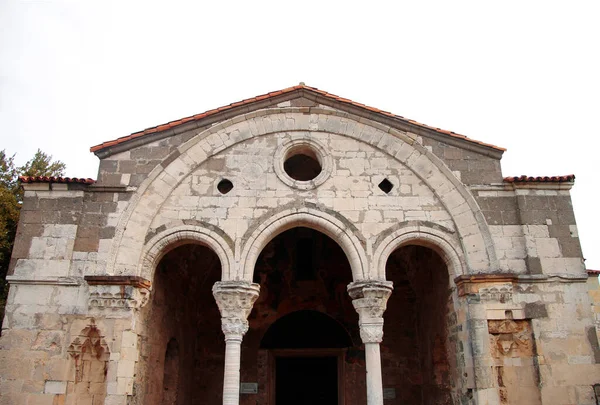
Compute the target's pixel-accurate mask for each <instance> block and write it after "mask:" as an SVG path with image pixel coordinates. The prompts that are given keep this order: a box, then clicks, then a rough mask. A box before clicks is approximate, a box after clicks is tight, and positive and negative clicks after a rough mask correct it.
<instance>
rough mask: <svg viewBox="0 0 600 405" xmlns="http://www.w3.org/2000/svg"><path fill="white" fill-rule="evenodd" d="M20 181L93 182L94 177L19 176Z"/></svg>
mask: <svg viewBox="0 0 600 405" xmlns="http://www.w3.org/2000/svg"><path fill="white" fill-rule="evenodd" d="M19 181H20V182H21V183H71V184H72V183H77V184H94V183H95V182H96V180H94V179H89V178H88V179H84V178H79V177H51V176H19Z"/></svg>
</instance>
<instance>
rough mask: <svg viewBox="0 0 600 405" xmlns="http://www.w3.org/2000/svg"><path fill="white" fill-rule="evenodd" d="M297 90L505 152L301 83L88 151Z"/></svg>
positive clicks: (149, 129) (93, 147) (94, 149)
mask: <svg viewBox="0 0 600 405" xmlns="http://www.w3.org/2000/svg"><path fill="white" fill-rule="evenodd" d="M297 90H298V91H309V92H312V93H316V94H319V95H321V96H324V97H327V98H329V99H331V100H335V101H337V102H340V103H344V104H349V105H353V106H356V107H360V108H364V109H366V110H369V111H372V112H375V113H378V114H382V115H385V116H388V117H391V118H395V119H398V120H401V121H404V122H406V123H410V124H412V125H416V126H419V127H422V128H427V129H429V130H433V131H436V132H439V133H442V134H446V135H448V136H451V137H454V138H459V139H464V140H466V141H469V142H473V143H476V144H479V145H482V146H487V147H490V148H494V149H497V150H500V151H505V150H506V149H504V148H501V147H499V146H495V145H492V144H489V143H484V142H480V141H476V140H474V139H471V138H468V137H466V136H465V135H460V134H457V133H455V132H452V131H446V130H444V129H440V128H435V127H430V126H429V125H425V124H422V123H420V122H417V121H414V120H410V119H407V118H404V117H402V116H399V115H394V114H392V113H390V112H388V111H383V110H380V109H378V108H374V107H369V106H366V105H364V104H360V103H357V102H354V101H352V100H349V99H347V98H342V97H339V96H336V95H335V94H331V93H327V92H326V91H323V90H319V89H317V88H315V87H310V86H306V85H304V84H302V83H301V84H299V85H298V86H294V87H288V88H287V89H283V90H279V91H273V92H270V93H266V94H263V95H261V96H256V97H252V98H248V99H246V100H242V101H238V102H237V103H232V104H229V105H226V106H223V107H219V108H216V109H214V110H209V111H205V112H203V113H201V114H196V115H193V116H190V117H186V118H182V119H179V120H176V121H171V122H167V123H166V124H162V125H158V126H155V127H152V128H148V129H145V130H143V131H139V132H134V133H133V134H131V135H127V136H124V137H121V138H118V139H114V140H112V141H107V142H103V143H101V144H99V145H95V146H92V147H91V148H90V151H91V152H96V151H98V150H101V149H104V148H108V147H110V146H114V145H118V144H121V143H123V142H127V141H129V140H132V139H136V138H139V137H141V136H144V135H148V134H153V133H157V132H161V131H164V130H167V129H170V128H173V127H176V126H178V125H181V124H185V123H186V122H190V121H198V120H201V119H203V118H206V117H208V116H211V115H214V114H217V113H220V112H223V111H227V110H230V109H232V108H234V107H239V106H242V105H248V104H251V103H253V102H256V101H261V100H265V99H269V98H273V97H276V96H279V95H282V94H286V93H290V92H293V91H297Z"/></svg>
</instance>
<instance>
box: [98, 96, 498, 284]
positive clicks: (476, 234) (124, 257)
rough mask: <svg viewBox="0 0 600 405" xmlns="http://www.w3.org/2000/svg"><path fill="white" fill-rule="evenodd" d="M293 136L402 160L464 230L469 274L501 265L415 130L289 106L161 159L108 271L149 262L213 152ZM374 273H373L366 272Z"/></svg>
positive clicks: (241, 119) (210, 133)
mask: <svg viewBox="0 0 600 405" xmlns="http://www.w3.org/2000/svg"><path fill="white" fill-rule="evenodd" d="M280 132H289V133H291V134H293V137H303V136H307V134H310V133H313V132H314V133H317V132H328V133H332V134H337V135H341V136H345V137H348V138H352V139H355V140H356V141H359V142H362V143H365V144H368V145H370V146H372V147H374V148H376V149H378V150H380V151H382V152H384V153H386V154H388V155H390V156H391V157H393V158H395V159H396V160H397V161H398V162H400V163H401V164H403V165H405V166H406V167H407V168H409V169H410V170H412V171H413V173H415V175H417V176H418V177H419V178H420V179H422V180H423V183H424V184H426V185H427V186H428V187H429V188H430V189H431V190H432V192H433V193H434V194H435V195H436V197H437V198H438V199H439V200H440V202H441V204H442V205H443V206H444V208H445V209H446V210H447V211H448V213H449V214H450V216H451V217H452V220H453V221H454V223H455V225H456V229H457V230H458V239H459V241H460V245H461V248H462V251H463V252H464V255H465V262H466V264H467V270H468V271H467V272H481V271H493V270H496V269H498V268H499V264H498V260H497V257H496V252H495V250H494V244H493V241H492V237H491V233H490V231H489V228H488V225H487V222H486V220H485V217H484V215H483V213H482V212H481V210H480V208H479V206H478V204H477V202H476V201H475V198H474V197H473V195H472V194H471V192H470V191H469V190H468V188H467V187H466V186H465V185H464V184H462V183H461V182H460V180H458V178H456V176H455V175H454V174H453V173H452V172H451V170H450V169H449V168H448V167H447V166H446V165H445V164H444V162H442V161H441V160H440V159H439V158H438V157H437V156H435V155H434V154H433V153H432V152H431V151H429V150H427V148H425V147H424V146H423V145H421V144H420V143H419V141H418V139H417V137H416V135H414V134H410V133H407V132H403V131H400V130H398V129H395V128H392V127H390V126H387V125H384V124H381V123H379V122H375V121H371V120H368V119H365V118H361V117H358V116H354V115H351V114H348V113H344V112H341V111H336V110H331V109H325V108H317V107H311V110H310V114H306V113H305V111H303V110H302V109H301V108H294V107H281V108H271V109H265V110H259V111H255V112H251V113H248V114H245V115H240V116H237V117H234V118H232V119H230V120H227V121H224V122H222V123H220V124H218V125H215V126H213V127H211V128H209V129H207V130H205V131H204V132H201V133H198V134H197V135H196V136H194V137H193V138H192V139H190V140H189V141H188V142H186V143H185V144H183V145H181V146H180V147H179V148H178V149H177V150H176V151H174V152H173V153H172V154H171V155H170V156H169V157H168V158H166V159H165V161H164V162H169V163H168V164H167V163H165V165H164V166H163V165H158V166H157V167H155V168H154V169H153V170H152V172H151V173H150V174H149V175H148V178H147V179H146V180H145V181H144V182H143V183H142V184H141V185H140V187H139V188H138V190H137V191H136V193H135V194H134V195H133V196H132V198H131V199H130V203H129V206H128V207H127V209H126V210H125V212H124V213H123V215H122V216H121V218H120V220H119V223H118V225H117V227H116V230H115V236H114V238H113V241H112V245H111V247H110V251H109V253H108V257H107V268H106V272H107V274H117V273H118V274H133V273H134V271H135V270H136V268H137V266H138V263H139V262H140V261H141V260H143V257H142V256H140V255H141V254H142V250H143V246H144V240H143V235H145V234H146V231H147V230H148V229H149V227H150V224H151V221H152V219H153V218H154V217H155V216H156V214H157V212H158V211H159V210H160V209H161V207H162V205H163V204H164V202H165V201H166V200H167V198H168V197H169V195H171V193H172V191H173V190H174V189H175V187H177V186H178V185H179V184H180V183H181V181H183V179H185V178H186V177H187V176H188V175H189V174H190V173H191V172H193V171H194V170H195V169H196V168H197V167H198V166H199V165H200V164H202V163H203V162H204V161H206V159H208V158H209V157H211V156H214V155H216V154H218V153H219V152H221V151H223V150H225V149H227V148H229V147H231V146H233V145H235V144H237V143H240V142H243V141H245V140H248V139H251V138H255V137H259V136H264V135H269V134H273V133H280ZM365 274H366V273H365Z"/></svg>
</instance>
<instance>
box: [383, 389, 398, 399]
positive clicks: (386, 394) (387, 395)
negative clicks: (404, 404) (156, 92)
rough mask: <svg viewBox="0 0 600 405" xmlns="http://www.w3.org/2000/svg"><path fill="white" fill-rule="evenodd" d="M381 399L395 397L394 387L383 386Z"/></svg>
mask: <svg viewBox="0 0 600 405" xmlns="http://www.w3.org/2000/svg"><path fill="white" fill-rule="evenodd" d="M383 399H396V388H384V389H383Z"/></svg>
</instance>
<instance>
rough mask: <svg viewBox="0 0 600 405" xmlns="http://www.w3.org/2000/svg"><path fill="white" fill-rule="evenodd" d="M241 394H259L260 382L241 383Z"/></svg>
mask: <svg viewBox="0 0 600 405" xmlns="http://www.w3.org/2000/svg"><path fill="white" fill-rule="evenodd" d="M240 394H258V383H247V382H246V383H244V382H243V383H241V384H240Z"/></svg>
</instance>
